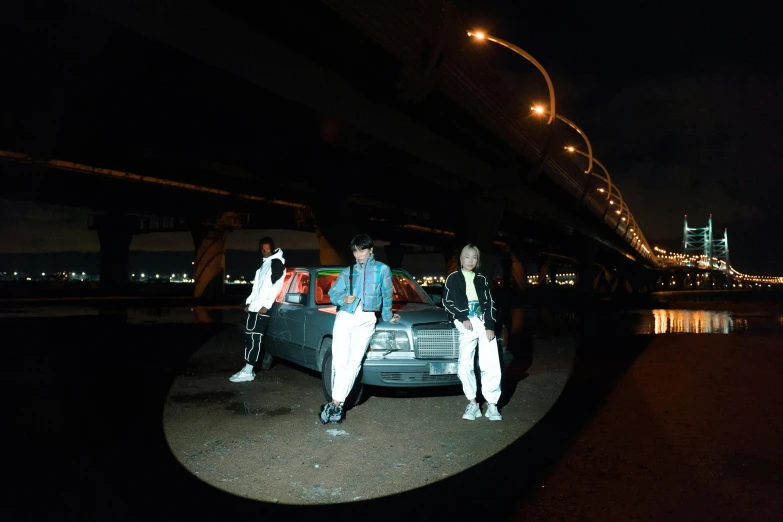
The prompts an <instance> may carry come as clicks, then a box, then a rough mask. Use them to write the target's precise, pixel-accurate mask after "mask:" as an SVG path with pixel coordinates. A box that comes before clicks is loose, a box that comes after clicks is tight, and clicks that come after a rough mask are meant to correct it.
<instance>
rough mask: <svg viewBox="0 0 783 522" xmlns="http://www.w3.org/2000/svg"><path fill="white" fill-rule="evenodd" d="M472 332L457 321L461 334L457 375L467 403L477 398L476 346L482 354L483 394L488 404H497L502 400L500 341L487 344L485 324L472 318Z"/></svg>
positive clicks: (480, 354)
mask: <svg viewBox="0 0 783 522" xmlns="http://www.w3.org/2000/svg"><path fill="white" fill-rule="evenodd" d="M470 323H471V324H472V325H473V330H466V329H465V327H464V326H463V325H462V321H459V320H457V319H455V320H454V324H455V325H457V330H458V331H459V365H458V367H457V374H458V375H459V380H460V381H462V390H463V391H464V392H465V397H467V398H468V400H471V399H475V398H476V372H475V369H474V365H473V357H474V356H475V354H476V344H478V350H479V368H480V369H481V393H482V395H484V398H485V399H487V402H488V403H490V404H497V402H498V400H499V399H500V355H499V354H498V341H497V338H495V339H492V340H491V341H488V340H487V331H486V329H485V328H484V323H483V322H482V321H481V319H479V318H478V317H471V318H470Z"/></svg>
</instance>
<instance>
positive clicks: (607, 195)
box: [558, 116, 623, 201]
mask: <svg viewBox="0 0 783 522" xmlns="http://www.w3.org/2000/svg"><path fill="white" fill-rule="evenodd" d="M559 117H560V116H558V118H559ZM563 148H564V149H565V150H567V151H568V152H573V153H576V154H579V155H581V156H584V157H585V158H588V160H589V159H590V157H591V156H590V154H585V153H584V152H582V151H581V150H579V149H577V148H576V147H563ZM593 162H594V163H595V164H596V165H598V166H599V167H601V170H603V171H604V174H606V179H604V178H602V177H601V176H600V175H599V174H596V173H595V172H593V171H592V169H588V170H587V171H586V172H585V174H588V175H590V176H595V177H596V178H598V179H600V180H603V181H606V182H607V183H608V185H609V190H608V191H607V193H606V199H609V198H610V197H612V187H614V188H615V190H616V191H617V193H618V194H617V197H619V198H620V201H622V199H623V198H622V196H620V189H618V188H617V185H614V184H613V183H612V177H611V176H610V175H609V171H608V170H606V167H604V165H603V163H601V162H600V161H598V160H597V159H595V158H593ZM588 184H589V183H588ZM587 190H588V187H587V186H586V187H585V194H586V193H587ZM582 198H584V194H583V195H582Z"/></svg>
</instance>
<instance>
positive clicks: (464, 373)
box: [443, 244, 503, 421]
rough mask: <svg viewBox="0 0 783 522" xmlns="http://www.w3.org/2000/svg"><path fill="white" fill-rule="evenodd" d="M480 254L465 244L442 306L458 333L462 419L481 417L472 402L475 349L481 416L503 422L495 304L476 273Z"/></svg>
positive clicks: (478, 273) (482, 277) (474, 401)
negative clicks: (463, 402)
mask: <svg viewBox="0 0 783 522" xmlns="http://www.w3.org/2000/svg"><path fill="white" fill-rule="evenodd" d="M480 256H481V253H480V252H479V249H478V247H477V246H475V245H472V244H468V245H465V247H464V248H463V249H462V252H461V253H460V256H459V261H460V269H459V270H457V271H456V272H452V273H451V274H449V276H448V277H447V278H446V284H445V285H444V289H443V306H444V307H445V308H446V312H448V314H449V317H450V318H451V319H452V320H453V321H454V325H455V326H456V327H457V330H458V331H459V362H458V364H457V374H458V375H459V379H460V381H461V382H462V390H463V392H464V393H465V396H466V397H467V399H468V406H467V408H465V413H464V414H463V415H462V418H463V419H465V420H476V418H478V417H481V405H479V404H478V403H477V402H476V393H477V386H476V370H475V366H474V363H473V358H474V356H475V353H476V345H478V350H479V368H480V369H481V393H482V395H484V398H485V399H486V400H487V411H486V413H485V416H486V417H487V418H488V419H489V420H492V421H499V420H503V417H502V416H501V415H500V412H498V407H497V403H498V400H499V399H500V376H501V375H500V355H499V353H498V344H497V339H495V330H494V328H495V301H494V300H493V299H492V291H491V287H490V284H489V281H488V280H487V278H486V277H485V276H484V275H483V274H481V273H480V272H477V271H476V269H477V268H478V267H479V261H480Z"/></svg>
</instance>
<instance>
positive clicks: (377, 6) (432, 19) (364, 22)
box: [323, 0, 658, 264]
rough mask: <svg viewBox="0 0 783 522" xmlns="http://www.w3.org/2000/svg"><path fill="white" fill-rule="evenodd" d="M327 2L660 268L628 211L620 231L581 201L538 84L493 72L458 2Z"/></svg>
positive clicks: (601, 210)
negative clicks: (538, 111)
mask: <svg viewBox="0 0 783 522" xmlns="http://www.w3.org/2000/svg"><path fill="white" fill-rule="evenodd" d="M323 1H324V3H326V4H327V5H329V6H330V7H331V8H333V9H334V10H335V11H337V12H338V13H339V14H340V15H341V16H343V17H344V18H346V19H347V20H349V21H350V22H351V23H352V24H353V25H354V26H356V27H357V28H359V29H360V30H361V31H362V32H364V33H365V34H367V35H368V36H369V37H370V38H372V39H373V40H375V41H376V42H378V43H379V44H380V45H381V46H382V47H384V48H385V49H386V50H387V51H389V52H390V53H392V54H393V55H394V56H395V57H397V58H398V59H399V60H400V61H401V63H402V65H403V71H402V73H401V76H402V77H404V78H406V81H408V82H414V83H415V82H419V84H420V85H419V87H420V88H421V89H424V90H425V91H426V90H429V89H437V90H439V91H440V92H442V93H443V94H445V95H446V96H447V97H448V98H450V99H451V100H452V101H453V102H454V103H456V104H457V105H458V106H459V107H461V108H462V109H463V110H464V111H465V112H467V113H468V114H470V115H471V116H473V118H474V119H475V120H476V121H478V122H479V123H480V124H481V125H483V126H484V127H486V128H487V129H489V130H490V131H491V132H492V133H493V134H495V135H496V136H497V137H498V138H500V139H501V140H503V141H504V142H505V143H507V144H508V145H509V146H510V147H511V148H512V149H513V150H515V151H516V152H517V153H519V154H520V155H522V156H523V157H525V158H527V159H528V160H529V161H531V162H532V163H533V164H539V162H541V160H542V158H545V161H544V163H543V165H542V167H543V169H542V172H543V173H544V174H545V175H546V176H547V177H548V178H549V179H551V180H552V181H553V182H554V183H556V184H557V185H558V186H560V187H561V188H562V189H563V190H564V191H565V192H566V193H568V194H570V195H571V196H572V197H573V198H574V199H577V200H582V201H583V205H584V207H585V208H587V209H588V210H589V211H590V212H591V213H593V214H594V215H596V217H597V218H598V219H599V220H600V221H602V222H603V223H604V224H605V225H606V226H607V227H608V228H611V229H612V231H613V232H614V233H616V234H617V235H618V236H619V237H620V238H622V240H623V241H625V243H627V244H628V245H629V247H630V248H632V249H633V250H635V251H636V252H637V253H638V254H639V255H640V256H641V257H643V258H645V259H647V260H648V261H649V262H651V263H653V264H657V263H658V261H657V256H656V255H655V253H654V252H653V251H652V249H651V247H650V245H649V244H648V242H647V240H646V239H645V238H644V234H643V233H642V231H641V229H639V227H638V225H637V224H636V222H635V221H634V220H633V218H632V215H631V213H630V211H629V212H628V217H627V220H626V221H625V222H624V223H622V224H621V225H620V226H618V223H617V220H616V219H613V218H614V216H609V215H607V213H606V205H605V202H602V201H601V200H600V199H599V198H597V197H596V196H595V194H592V193H591V194H587V195H586V196H585V197H584V199H582V197H583V190H584V183H585V173H584V171H583V170H582V169H580V168H579V167H578V166H577V165H576V164H575V163H574V162H573V161H572V160H570V159H568V160H565V161H564V160H563V158H558V157H555V156H553V155H552V154H553V153H556V152H557V151H561V150H563V146H564V145H565V144H566V142H565V140H564V138H563V137H562V136H561V135H560V134H559V133H558V132H557V130H554V129H552V128H551V126H546V125H542V124H541V122H540V121H539V120H537V119H535V118H532V117H531V116H530V105H531V103H530V102H531V101H533V100H535V99H536V98H537V97H539V96H540V95H541V93H540V92H538V91H537V90H536V89H537V87H538V86H527V85H525V86H523V87H521V88H520V87H519V86H514V87H512V86H511V84H510V80H509V78H508V76H507V75H503V74H502V72H497V71H495V70H494V69H493V68H492V67H491V66H490V65H489V64H488V63H487V62H486V59H485V57H484V56H483V55H482V51H481V48H479V47H478V46H476V45H474V44H473V43H472V42H471V41H470V39H469V38H468V37H467V30H469V29H472V28H470V27H468V26H467V25H466V23H465V21H464V20H463V19H462V18H461V15H460V13H459V11H458V9H457V8H456V6H455V4H454V3H453V1H450V0H377V1H373V2H365V1H364V0H323ZM542 85H543V81H542ZM548 133H552V134H551V135H549V134H548ZM553 151H554V152H553ZM615 215H616V214H615ZM618 219H619V218H618ZM631 229H633V232H632V233H630V232H629V231H630V230H631Z"/></svg>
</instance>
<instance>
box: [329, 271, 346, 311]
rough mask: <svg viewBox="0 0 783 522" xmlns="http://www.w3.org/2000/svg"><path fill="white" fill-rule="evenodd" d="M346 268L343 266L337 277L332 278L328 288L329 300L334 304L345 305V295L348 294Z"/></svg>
mask: <svg viewBox="0 0 783 522" xmlns="http://www.w3.org/2000/svg"><path fill="white" fill-rule="evenodd" d="M347 270H348V269H347V268H344V269H343V271H342V272H340V275H339V276H337V279H335V280H334V284H333V285H332V288H330V289H329V300H330V301H331V302H332V304H333V305H335V306H345V296H347V295H348V285H347V284H346V281H345V280H346V279H347V277H348V276H347V274H346V271H347Z"/></svg>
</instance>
